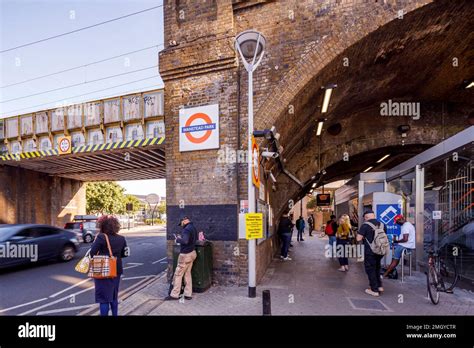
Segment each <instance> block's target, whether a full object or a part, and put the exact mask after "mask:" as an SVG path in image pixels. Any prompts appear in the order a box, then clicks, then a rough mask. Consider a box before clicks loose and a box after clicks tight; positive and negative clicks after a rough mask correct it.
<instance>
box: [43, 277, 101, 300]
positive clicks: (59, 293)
mask: <svg viewBox="0 0 474 348" xmlns="http://www.w3.org/2000/svg"><path fill="white" fill-rule="evenodd" d="M91 279H92V278H87V279H84V280H81V281H80V282H79V283H76V284H74V285H71V286H70V287H68V288H66V289H64V290H61V291H58V292H57V293H55V294H52V295H50V296H49V297H50V298H55V297H56V296H58V295H61V294H62V293H63V292H66V291H69V290H71V289H74V288H75V287H76V286H79V285H81V284H84V283H87V282H88V281H89V280H91Z"/></svg>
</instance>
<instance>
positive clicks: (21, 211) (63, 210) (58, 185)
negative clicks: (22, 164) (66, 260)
mask: <svg viewBox="0 0 474 348" xmlns="http://www.w3.org/2000/svg"><path fill="white" fill-rule="evenodd" d="M85 213H86V193H85V185H84V183H83V182H81V181H77V180H72V179H64V178H58V177H51V176H49V175H47V174H43V173H38V172H34V171H31V170H26V169H22V168H18V167H12V166H1V167H0V223H7V224H14V223H37V224H51V225H54V226H58V227H64V224H65V223H66V222H68V221H71V220H72V218H73V217H74V215H83V214H85Z"/></svg>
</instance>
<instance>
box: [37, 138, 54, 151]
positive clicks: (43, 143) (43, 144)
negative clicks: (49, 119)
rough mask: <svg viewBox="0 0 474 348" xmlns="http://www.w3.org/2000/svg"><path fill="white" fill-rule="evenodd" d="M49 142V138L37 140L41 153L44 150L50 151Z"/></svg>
mask: <svg viewBox="0 0 474 348" xmlns="http://www.w3.org/2000/svg"><path fill="white" fill-rule="evenodd" d="M51 148H52V147H51V140H49V137H41V138H39V149H40V150H41V151H44V150H51Z"/></svg>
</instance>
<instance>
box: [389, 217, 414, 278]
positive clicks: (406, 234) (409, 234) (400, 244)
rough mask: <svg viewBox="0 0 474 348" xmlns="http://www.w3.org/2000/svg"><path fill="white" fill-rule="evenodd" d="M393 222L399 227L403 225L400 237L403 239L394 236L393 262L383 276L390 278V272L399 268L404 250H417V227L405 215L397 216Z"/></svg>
mask: <svg viewBox="0 0 474 348" xmlns="http://www.w3.org/2000/svg"><path fill="white" fill-rule="evenodd" d="M393 221H394V222H395V223H396V224H397V225H401V226H402V227H401V233H400V235H401V236H402V238H401V239H398V240H397V239H395V236H393V238H394V239H393V241H392V243H393V244H394V248H393V254H392V262H391V263H390V266H388V268H387V270H386V271H385V273H384V274H383V276H384V277H388V275H389V274H390V272H392V271H393V270H394V269H395V268H396V267H397V266H398V263H399V262H400V259H401V257H402V253H403V250H405V249H409V250H413V249H415V240H416V238H415V226H413V224H412V223H411V222H408V221H406V219H405V217H404V216H403V215H400V214H399V215H396V216H395V217H394V218H393Z"/></svg>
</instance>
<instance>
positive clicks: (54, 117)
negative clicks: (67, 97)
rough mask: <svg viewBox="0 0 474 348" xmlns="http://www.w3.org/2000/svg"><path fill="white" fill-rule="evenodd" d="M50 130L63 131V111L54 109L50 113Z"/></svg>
mask: <svg viewBox="0 0 474 348" xmlns="http://www.w3.org/2000/svg"><path fill="white" fill-rule="evenodd" d="M51 130H52V131H53V132H55V131H63V130H64V110H63V109H56V110H54V111H53V112H52V113H51Z"/></svg>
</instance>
